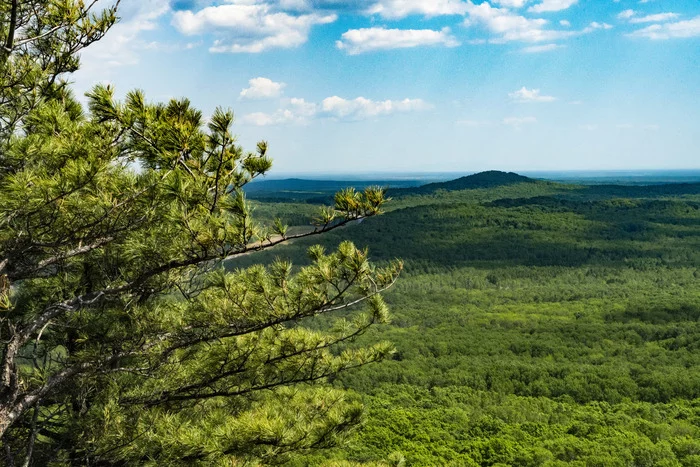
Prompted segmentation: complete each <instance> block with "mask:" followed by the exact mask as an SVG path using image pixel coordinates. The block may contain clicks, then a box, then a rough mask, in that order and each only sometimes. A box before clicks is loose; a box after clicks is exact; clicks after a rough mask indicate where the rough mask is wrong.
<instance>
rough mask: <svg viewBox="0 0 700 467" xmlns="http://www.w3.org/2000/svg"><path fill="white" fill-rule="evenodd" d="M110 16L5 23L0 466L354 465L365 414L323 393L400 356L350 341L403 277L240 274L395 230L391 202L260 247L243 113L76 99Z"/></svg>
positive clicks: (49, 5) (367, 197)
mask: <svg viewBox="0 0 700 467" xmlns="http://www.w3.org/2000/svg"><path fill="white" fill-rule="evenodd" d="M95 3H96V2H92V3H89V4H86V3H84V2H83V1H82V0H28V1H21V2H20V1H17V0H1V1H0V41H2V45H1V47H2V48H1V49H0V342H1V345H2V355H1V357H2V360H1V361H0V439H1V440H2V452H0V456H2V458H3V461H4V463H6V464H7V465H45V464H47V463H50V462H53V463H58V464H61V463H71V464H73V463H77V464H90V465H124V464H129V465H132V464H138V465H141V464H149V463H151V464H153V465H177V464H184V465H192V464H195V463H203V464H218V463H222V462H225V463H227V464H226V465H231V463H232V462H233V463H234V464H235V463H237V462H277V461H280V460H284V456H285V454H287V453H293V452H297V451H304V450H309V449H316V448H323V447H327V446H333V445H336V444H337V443H338V442H339V441H341V440H342V439H343V437H344V436H346V435H347V433H348V432H349V431H351V429H352V428H353V427H355V426H356V425H357V424H358V421H359V420H360V417H361V407H360V406H359V405H358V403H357V402H356V401H354V400H353V399H352V398H350V397H349V396H348V395H347V394H346V393H344V392H342V391H339V390H337V389H333V388H330V387H328V386H327V385H323V384H318V382H322V381H323V380H325V379H327V378H328V377H331V376H333V375H335V374H337V373H338V372H339V371H341V370H344V369H347V368H352V367H356V366H358V365H363V364H366V363H369V362H373V361H376V360H378V359H380V358H382V357H383V356H385V355H386V354H387V353H389V352H390V351H391V347H390V346H389V345H387V344H380V345H376V346H373V347H364V348H358V347H356V346H353V345H352V344H351V341H352V340H353V338H354V337H356V336H358V335H359V334H361V333H363V332H364V331H365V330H366V329H367V328H368V327H370V326H372V325H373V324H375V323H380V322H385V321H386V320H387V319H388V312H387V308H386V306H385V304H384V302H383V301H382V298H381V296H380V292H381V291H383V290H384V289H386V288H387V287H389V286H390V285H391V284H392V283H393V282H394V280H395V279H396V276H397V274H398V272H399V270H400V267H401V266H400V264H398V263H397V264H392V265H389V266H386V267H384V268H377V267H375V266H373V265H371V264H370V263H369V262H368V260H367V252H366V251H363V250H359V249H357V248H356V247H354V246H353V245H352V244H351V243H347V242H346V243H343V244H342V245H341V246H340V247H339V249H338V250H337V251H335V252H330V253H328V252H325V251H324V250H323V249H322V248H320V247H314V248H311V249H310V250H309V255H310V257H311V263H310V265H309V266H307V267H305V268H302V269H300V270H295V269H293V267H292V265H291V264H289V263H286V262H284V261H277V262H275V263H274V264H272V265H271V266H270V267H267V268H265V267H253V268H250V269H247V270H237V271H234V272H226V271H225V270H224V268H223V266H222V264H223V261H224V260H225V259H226V258H230V257H235V256H236V255H241V254H249V253H253V254H254V253H255V252H256V251H260V250H264V249H267V248H270V247H273V246H275V245H277V244H279V243H282V242H287V241H289V240H292V239H295V238H299V237H304V236H309V235H315V234H318V233H322V232H325V231H329V230H332V229H335V228H337V227H339V226H342V225H345V224H347V223H349V222H352V221H354V220H357V219H361V218H363V217H367V216H372V215H375V214H378V213H379V212H380V209H381V206H382V204H383V203H384V200H385V199H384V193H383V190H382V189H379V188H370V189H367V190H365V191H364V192H355V191H353V190H346V191H343V192H341V193H339V194H338V195H337V196H336V203H335V206H334V207H333V208H327V209H325V210H323V211H322V212H321V213H320V215H319V218H318V226H317V227H316V228H315V229H314V230H313V231H308V232H305V233H300V234H296V235H288V234H287V229H286V226H284V225H282V223H281V222H277V223H275V224H273V225H272V226H269V227H264V226H260V225H258V224H257V223H256V222H255V221H254V220H253V219H252V218H251V215H250V209H249V206H248V204H247V203H246V200H245V197H244V192H243V186H244V185H245V184H246V183H247V182H249V181H251V180H252V179H253V178H255V177H257V176H259V175H261V174H264V173H265V172H267V171H268V170H269V169H270V166H271V161H270V158H269V157H268V155H267V144H266V143H265V142H260V143H258V145H257V148H256V150H255V151H254V152H246V151H244V150H243V149H242V148H241V147H240V146H239V145H238V144H237V143H236V138H235V137H234V136H233V134H232V133H231V131H232V130H231V128H232V124H233V114H232V113H231V112H230V111H225V110H222V109H218V110H216V112H215V113H214V114H213V115H212V116H211V117H210V118H208V119H205V118H204V116H203V114H202V113H201V112H200V111H199V110H197V109H195V108H194V107H193V106H192V104H191V103H190V102H189V101H187V100H186V99H181V100H172V101H170V102H169V103H167V104H161V103H150V102H148V101H147V100H146V98H145V97H144V95H143V94H142V93H141V92H138V91H134V92H130V93H128V94H127V96H126V98H125V99H124V100H123V101H118V100H116V99H115V97H114V90H113V89H112V88H111V87H110V86H98V87H96V88H94V89H93V91H91V92H90V93H89V95H88V101H89V105H88V108H87V109H83V108H82V106H81V105H80V104H79V103H78V101H77V100H76V99H74V97H72V95H71V92H70V89H69V87H68V85H67V84H66V81H65V79H66V76H67V74H69V73H70V72H72V71H75V70H76V69H77V67H78V56H77V55H76V54H77V53H78V52H79V51H80V50H81V49H83V48H84V47H87V46H89V45H90V44H91V43H93V42H95V41H97V40H99V39H100V38H101V37H102V36H103V35H104V34H105V33H106V32H107V31H108V29H109V28H110V26H112V25H113V24H114V23H115V21H116V18H117V16H116V15H117V10H116V5H115V6H114V7H112V8H109V9H107V10H104V11H94V10H95V9H96V7H95ZM355 307H359V310H358V311H352V310H350V311H343V310H348V309H350V308H353V309H354V308H355ZM333 312H335V313H334V314H336V315H338V317H337V318H336V319H335V321H332V320H331V321H329V320H324V325H323V326H321V325H315V324H313V323H312V322H310V320H311V321H313V318H314V317H315V316H317V315H319V314H326V313H333ZM331 322H332V324H331V325H329V324H328V323H331ZM309 324H312V325H309ZM312 383H313V384H312Z"/></svg>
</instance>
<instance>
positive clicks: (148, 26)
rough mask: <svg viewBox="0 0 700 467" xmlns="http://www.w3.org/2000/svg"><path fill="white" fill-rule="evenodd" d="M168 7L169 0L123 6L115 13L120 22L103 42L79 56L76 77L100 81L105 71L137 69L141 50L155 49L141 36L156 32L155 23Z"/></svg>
mask: <svg viewBox="0 0 700 467" xmlns="http://www.w3.org/2000/svg"><path fill="white" fill-rule="evenodd" d="M169 4H170V2H169V0H141V1H140V2H125V4H124V5H122V6H121V8H120V9H119V16H120V18H121V20H120V21H119V22H118V23H117V24H115V25H114V26H113V27H112V28H111V29H110V31H109V33H108V34H106V35H105V37H104V38H103V39H101V40H100V41H98V42H97V43H95V44H92V45H91V46H90V47H88V48H86V49H85V50H84V51H82V52H81V60H80V61H81V64H82V67H81V71H80V73H85V74H88V75H92V74H99V75H100V76H102V77H104V72H105V68H107V69H111V68H116V67H122V66H129V65H137V64H138V63H139V61H140V52H141V51H142V50H144V49H153V48H154V47H156V46H157V44H155V43H152V42H151V43H149V42H145V41H144V40H142V39H141V37H140V35H141V33H142V32H144V31H152V30H155V29H156V28H157V26H158V23H157V21H158V20H159V19H160V18H161V17H162V16H163V15H165V14H166V13H168V12H169V11H170V6H169Z"/></svg>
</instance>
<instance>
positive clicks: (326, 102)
mask: <svg viewBox="0 0 700 467" xmlns="http://www.w3.org/2000/svg"><path fill="white" fill-rule="evenodd" d="M429 108H431V106H430V105H429V104H427V103H426V102H425V101H423V100H422V99H404V100H401V101H392V100H385V101H373V100H370V99H366V98H364V97H358V98H356V99H352V100H348V99H343V98H342V97H338V96H332V97H327V98H325V99H323V102H321V111H322V112H323V114H324V115H326V116H329V117H334V118H338V119H343V120H363V119H367V118H371V117H377V116H380V115H389V114H392V113H397V112H401V113H403V112H411V111H416V110H427V109H429Z"/></svg>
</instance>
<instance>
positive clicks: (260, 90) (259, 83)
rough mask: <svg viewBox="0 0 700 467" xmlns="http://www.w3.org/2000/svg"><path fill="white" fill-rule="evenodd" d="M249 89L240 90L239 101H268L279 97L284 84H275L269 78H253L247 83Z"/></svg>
mask: <svg viewBox="0 0 700 467" xmlns="http://www.w3.org/2000/svg"><path fill="white" fill-rule="evenodd" d="M248 84H249V85H250V87H248V88H245V89H243V90H241V94H240V97H241V99H270V98H273V97H279V96H280V94H281V93H282V89H283V88H284V87H285V86H286V84H285V83H276V82H274V81H272V80H271V79H269V78H263V77H258V78H253V79H251V80H249V81H248Z"/></svg>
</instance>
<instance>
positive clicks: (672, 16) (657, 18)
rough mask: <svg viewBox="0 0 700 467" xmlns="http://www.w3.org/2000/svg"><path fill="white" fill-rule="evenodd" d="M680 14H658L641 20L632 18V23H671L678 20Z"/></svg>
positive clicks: (643, 17) (640, 18) (642, 17)
mask: <svg viewBox="0 0 700 467" xmlns="http://www.w3.org/2000/svg"><path fill="white" fill-rule="evenodd" d="M678 16H679V15H678V13H657V14H655V15H647V16H641V17H639V18H631V19H630V23H632V24H638V23H660V22H663V21H671V20H673V19H676V18H678Z"/></svg>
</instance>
